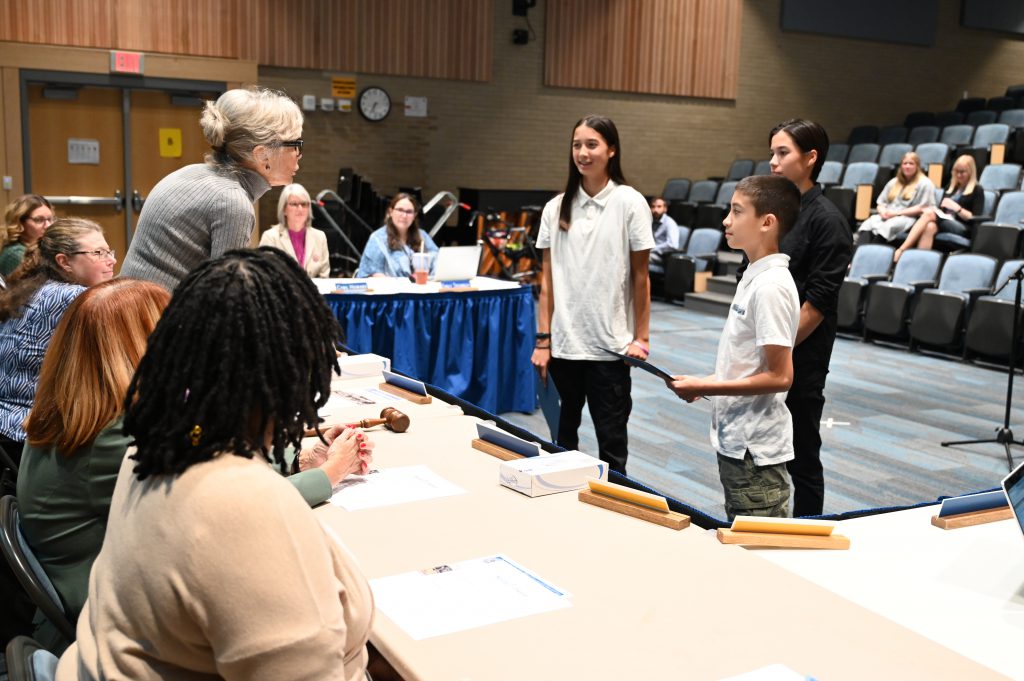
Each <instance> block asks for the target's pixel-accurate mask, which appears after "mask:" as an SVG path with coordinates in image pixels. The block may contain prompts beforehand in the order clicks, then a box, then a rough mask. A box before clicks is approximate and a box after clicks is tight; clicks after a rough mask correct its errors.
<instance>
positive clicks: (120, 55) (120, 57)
mask: <svg viewBox="0 0 1024 681" xmlns="http://www.w3.org/2000/svg"><path fill="white" fill-rule="evenodd" d="M144 57H145V55H143V54H142V53H141V52H123V51H121V50H111V51H110V72H111V73H134V74H137V75H142V73H143V71H144V68H143V67H144V63H145V61H144Z"/></svg>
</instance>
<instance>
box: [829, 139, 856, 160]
mask: <svg viewBox="0 0 1024 681" xmlns="http://www.w3.org/2000/svg"><path fill="white" fill-rule="evenodd" d="M849 153H850V145H849V144H844V143H842V142H836V143H834V144H830V145H829V147H828V153H827V154H826V155H825V160H826V161H836V162H837V163H846V156H847V154H849Z"/></svg>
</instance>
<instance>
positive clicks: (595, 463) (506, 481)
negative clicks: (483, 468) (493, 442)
mask: <svg viewBox="0 0 1024 681" xmlns="http://www.w3.org/2000/svg"><path fill="white" fill-rule="evenodd" d="M587 478H598V479H599V480H607V479H608V464H606V463H605V462H604V461H601V460H600V459H595V458H594V457H592V456H588V455H587V454H584V453H583V452H577V451H575V450H571V451H568V452H557V453H555V454H541V455H540V456H531V457H528V458H525V459H515V460H513V461H503V462H502V464H501V466H500V467H499V469H498V481H499V482H501V484H502V485H504V486H505V487H508V488H509V489H514V490H515V491H517V492H521V493H523V494H525V495H526V496H529V497H539V496H543V495H545V494H555V493H557V492H570V491H572V490H576V489H582V488H584V487H586V486H587Z"/></svg>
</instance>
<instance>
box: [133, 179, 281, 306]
mask: <svg viewBox="0 0 1024 681" xmlns="http://www.w3.org/2000/svg"><path fill="white" fill-rule="evenodd" d="M268 189H270V185H269V184H268V183H267V181H266V180H265V179H263V177H262V176H261V175H260V174H259V173H256V172H254V171H252V170H244V169H242V170H239V171H237V172H236V173H231V172H226V171H223V170H220V169H218V168H215V167H213V166H211V165H208V164H205V163H197V164H195V165H190V166H185V167H184V168H180V169H178V170H175V171H174V172H173V173H171V174H170V175H168V176H167V177H165V178H164V179H162V180H160V182H158V183H157V185H156V186H155V187H153V191H152V192H150V194H149V197H148V198H147V199H146V203H145V205H144V206H143V208H142V213H141V215H139V226H138V228H136V230H135V236H134V237H132V243H131V246H129V247H128V254H127V255H126V256H125V258H124V264H123V265H122V266H121V276H123V277H133V278H136V279H145V280H147V281H152V282H155V283H157V284H160V285H161V286H164V287H166V288H168V289H171V290H173V289H174V287H175V286H177V285H178V282H180V281H181V280H182V279H184V278H185V275H187V274H188V273H189V272H190V271H191V270H192V269H193V268H195V267H196V266H198V265H199V264H200V263H202V262H204V261H206V260H208V259H210V258H216V257H217V256H219V255H221V254H223V253H224V252H225V251H230V250H231V249H233V248H245V247H247V246H248V245H249V239H250V238H251V237H252V230H253V228H254V227H255V226H256V212H255V210H254V208H253V204H254V203H255V202H256V201H257V200H258V199H259V198H260V197H261V196H263V194H265V193H266V191H267V190H268Z"/></svg>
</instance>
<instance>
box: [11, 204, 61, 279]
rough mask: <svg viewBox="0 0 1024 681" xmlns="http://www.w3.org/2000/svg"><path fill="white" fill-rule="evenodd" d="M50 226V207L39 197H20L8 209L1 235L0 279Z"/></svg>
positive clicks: (51, 214) (51, 221)
mask: <svg viewBox="0 0 1024 681" xmlns="http://www.w3.org/2000/svg"><path fill="white" fill-rule="evenodd" d="M52 224H53V206H51V205H50V202H49V201H47V200H46V199H45V198H44V197H42V196H39V195H38V194H25V195H24V196H19V197H18V198H16V199H15V200H14V201H12V202H11V205H9V206H7V214H6V215H5V216H4V229H3V231H0V249H2V250H0V276H3V277H8V276H10V274H11V272H13V271H14V270H15V269H17V267H18V265H20V264H21V261H22V260H24V258H25V251H26V250H28V249H29V248H30V247H31V246H35V245H36V243H37V242H38V241H39V237H41V236H42V235H43V232H45V231H46V228H47V227H49V226H50V225H52Z"/></svg>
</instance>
